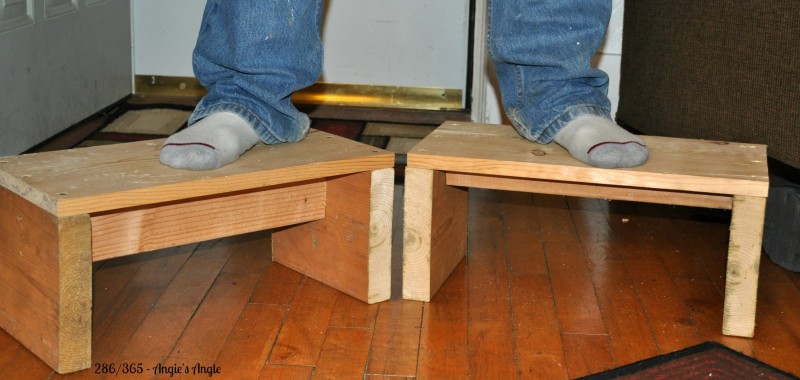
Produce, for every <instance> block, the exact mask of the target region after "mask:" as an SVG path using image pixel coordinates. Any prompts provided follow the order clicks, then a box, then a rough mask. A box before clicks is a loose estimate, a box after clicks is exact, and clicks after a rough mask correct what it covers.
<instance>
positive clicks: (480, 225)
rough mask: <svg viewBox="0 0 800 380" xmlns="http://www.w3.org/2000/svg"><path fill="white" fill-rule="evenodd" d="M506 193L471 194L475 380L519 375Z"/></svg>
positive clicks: (471, 323)
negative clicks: (512, 320)
mask: <svg viewBox="0 0 800 380" xmlns="http://www.w3.org/2000/svg"><path fill="white" fill-rule="evenodd" d="M500 195H502V193H499V192H496V191H487V190H483V191H481V190H478V191H473V192H470V201H471V202H470V210H469V216H470V222H469V228H470V230H471V231H480V233H475V234H469V243H468V244H469V247H470V250H469V258H468V263H469V265H468V267H467V271H468V283H469V294H468V295H467V297H468V309H467V318H468V323H469V325H468V330H467V336H468V338H469V345H468V347H467V353H468V354H467V363H468V366H469V367H468V373H469V376H470V377H471V378H476V379H490V378H496V379H510V378H514V377H516V375H517V372H518V369H517V366H516V361H514V360H510V358H513V357H514V335H513V331H512V328H513V326H512V325H511V324H510V323H509V316H510V315H511V302H510V294H509V289H510V288H509V278H508V263H507V260H506V257H505V251H506V249H505V244H504V243H505V237H504V234H503V225H502V220H501V215H502V214H501V207H500V202H499V200H498V198H499V196H500Z"/></svg>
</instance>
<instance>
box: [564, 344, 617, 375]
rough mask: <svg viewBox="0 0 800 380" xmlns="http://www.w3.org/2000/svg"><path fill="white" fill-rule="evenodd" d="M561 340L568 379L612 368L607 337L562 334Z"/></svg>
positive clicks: (612, 362) (612, 359) (612, 363)
mask: <svg viewBox="0 0 800 380" xmlns="http://www.w3.org/2000/svg"><path fill="white" fill-rule="evenodd" d="M562 340H563V341H564V357H565V359H566V366H567V373H568V374H569V378H570V379H574V378H578V377H582V376H587V375H591V374H593V373H598V372H602V371H605V370H609V369H612V368H614V358H613V357H612V356H611V350H610V349H609V347H608V336H607V335H585V334H563V338H562Z"/></svg>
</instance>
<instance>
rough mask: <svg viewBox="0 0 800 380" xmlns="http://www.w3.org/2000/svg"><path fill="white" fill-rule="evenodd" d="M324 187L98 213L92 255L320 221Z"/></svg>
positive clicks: (264, 191)
mask: <svg viewBox="0 0 800 380" xmlns="http://www.w3.org/2000/svg"><path fill="white" fill-rule="evenodd" d="M325 189H326V185H325V182H324V181H317V182H309V183H302V184H298V185H285V186H279V187H270V188H265V189H259V190H256V191H252V192H246V193H234V194H230V195H219V196H213V197H206V198H201V199H198V200H194V201H186V202H180V203H170V204H165V205H161V206H156V207H146V208H140V209H133V210H131V209H126V210H123V211H119V212H113V213H108V214H105V213H104V214H99V215H93V216H92V259H93V260H94V261H100V260H105V259H110V258H113V257H119V256H124V255H130V254H134V253H139V252H145V251H151V250H155V249H160V248H166V247H173V246H177V245H182V244H188V243H195V242H199V241H204V240H211V239H216V238H221V237H226V236H232V235H237V234H243V233H247V232H253V231H260V230H265V229H269V228H274V227H282V226H287V225H291V224H297V223H302V222H308V221H312V220H319V219H322V218H324V217H325V199H326V195H325Z"/></svg>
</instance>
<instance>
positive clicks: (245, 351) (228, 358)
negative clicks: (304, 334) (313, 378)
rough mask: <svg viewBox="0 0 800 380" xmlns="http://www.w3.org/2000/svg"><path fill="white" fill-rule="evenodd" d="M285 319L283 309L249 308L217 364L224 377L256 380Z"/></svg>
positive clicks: (266, 306)
mask: <svg viewBox="0 0 800 380" xmlns="http://www.w3.org/2000/svg"><path fill="white" fill-rule="evenodd" d="M285 316H286V307H285V306H282V305H265V304H254V303H249V304H247V305H246V306H245V308H244V311H242V314H241V315H240V316H239V319H238V320H237V321H236V324H235V325H234V326H233V330H232V331H231V335H230V337H229V338H228V341H227V342H226V343H225V347H224V348H223V349H222V352H220V354H219V356H218V357H217V360H216V361H215V363H216V364H217V365H218V366H219V367H220V368H221V369H222V370H223V371H224V372H223V374H225V375H226V376H227V375H234V376H236V377H238V378H240V379H251V378H252V379H257V378H258V375H259V373H260V372H261V371H262V369H263V367H264V363H266V361H267V358H268V357H269V352H270V350H271V349H272V345H273V344H274V343H275V339H276V338H277V336H278V331H279V330H280V327H281V323H282V322H283V318H284V317H285ZM277 378H280V379H283V377H277ZM306 378H307V377H306Z"/></svg>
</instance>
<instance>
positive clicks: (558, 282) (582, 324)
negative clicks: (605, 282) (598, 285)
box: [545, 242, 606, 334]
mask: <svg viewBox="0 0 800 380" xmlns="http://www.w3.org/2000/svg"><path fill="white" fill-rule="evenodd" d="M545 251H546V252H547V262H548V267H549V268H550V279H551V280H550V281H551V282H552V286H553V294H554V295H555V298H556V299H557V300H558V302H556V310H557V311H558V320H559V322H560V325H561V331H562V332H563V333H569V334H605V333H606V327H605V323H604V322H603V316H602V314H601V313H600V305H599V303H598V301H597V294H596V293H595V290H594V286H592V278H591V275H590V274H589V268H588V267H587V266H586V262H585V261H584V258H583V254H582V252H581V248H580V246H578V245H576V244H572V243H562V242H548V243H547V244H546V246H545Z"/></svg>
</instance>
